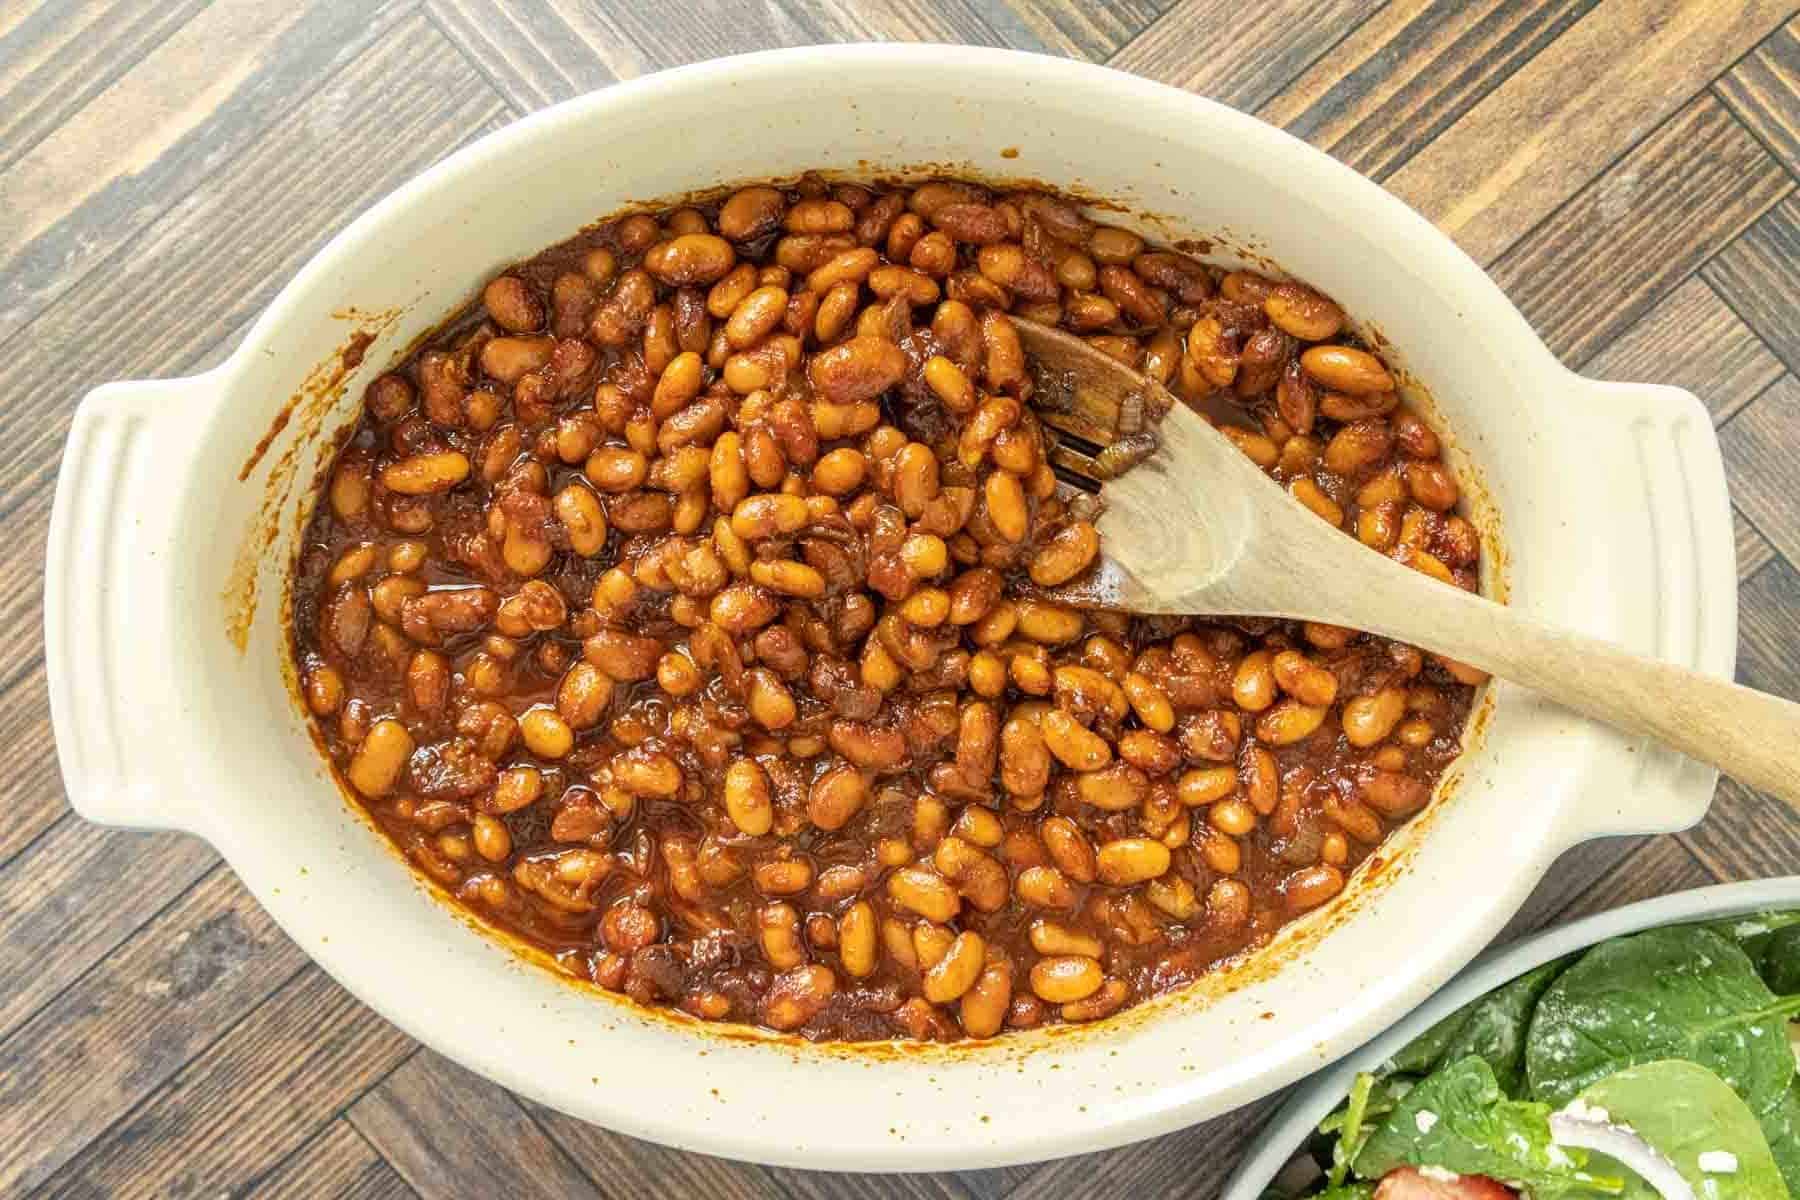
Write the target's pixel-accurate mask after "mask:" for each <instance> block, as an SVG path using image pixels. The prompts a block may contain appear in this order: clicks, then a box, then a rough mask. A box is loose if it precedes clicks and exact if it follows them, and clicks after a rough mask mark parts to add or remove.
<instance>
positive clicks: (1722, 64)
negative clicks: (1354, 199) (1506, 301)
mask: <svg viewBox="0 0 1800 1200" xmlns="http://www.w3.org/2000/svg"><path fill="white" fill-rule="evenodd" d="M1791 15H1792V11H1791V5H1790V4H1789V3H1788V0H1704V2H1700V3H1695V2H1694V0H1612V2H1609V3H1603V4H1601V5H1599V6H1598V7H1597V8H1595V9H1594V11H1592V12H1590V13H1589V14H1588V15H1587V16H1585V17H1583V18H1582V19H1581V20H1580V21H1577V22H1576V23H1575V24H1574V25H1573V26H1571V27H1570V28H1569V29H1568V30H1566V31H1565V32H1564V33H1563V34H1562V36H1561V37H1559V38H1557V39H1556V40H1555V41H1554V42H1552V43H1550V44H1549V45H1548V46H1547V47H1545V49H1544V50H1543V51H1542V52H1541V53H1539V54H1538V55H1537V57H1535V58H1533V59H1532V60H1531V62H1530V63H1528V64H1526V65H1525V66H1524V67H1521V68H1520V69H1519V70H1517V71H1515V72H1514V73H1513V74H1512V76H1511V77H1510V78H1508V79H1507V80H1506V82H1505V83H1503V84H1501V85H1500V86H1499V87H1497V88H1495V89H1494V90H1493V91H1492V92H1490V93H1489V94H1488V95H1487V96H1486V97H1485V98H1483V99H1482V101H1481V102H1480V103H1479V104H1477V105H1475V106H1474V107H1473V108H1471V109H1470V110H1469V111H1468V112H1467V113H1465V114H1463V116H1462V117H1461V118H1460V119H1459V120H1458V121H1456V123H1455V124H1453V125H1451V126H1450V128H1449V129H1447V130H1445V131H1444V133H1443V134H1442V135H1441V136H1440V137H1438V138H1437V139H1436V140H1434V141H1433V142H1432V143H1431V144H1430V145H1429V146H1427V147H1425V148H1424V149H1423V150H1421V151H1419V153H1418V154H1416V155H1414V156H1413V157H1412V159H1410V160H1409V161H1408V162H1407V163H1406V165H1405V166H1403V167H1401V168H1400V169H1399V170H1398V171H1395V172H1394V173H1393V174H1392V175H1391V176H1389V177H1388V179H1387V180H1386V183H1387V186H1388V187H1389V188H1390V189H1391V190H1392V191H1394V192H1395V193H1396V194H1397V195H1399V196H1400V198H1401V199H1403V200H1405V201H1406V202H1407V203H1409V204H1411V205H1412V206H1413V207H1414V208H1416V209H1418V210H1419V211H1420V212H1422V213H1424V214H1425V215H1426V216H1427V217H1429V218H1431V220H1433V221H1435V222H1436V223H1437V224H1438V225H1439V227H1441V228H1442V229H1444V230H1445V231H1446V232H1448V233H1449V234H1450V235H1451V236H1452V237H1454V238H1456V240H1457V241H1458V242H1460V243H1461V244H1462V247H1463V249H1465V250H1467V251H1468V252H1469V253H1470V254H1472V255H1474V257H1475V259H1476V261H1478V262H1481V263H1489V262H1492V261H1494V260H1495V259H1497V258H1499V257H1500V255H1501V254H1502V253H1503V252H1504V251H1505V250H1506V248H1507V247H1508V246H1510V245H1512V244H1513V243H1514V242H1515V241H1517V240H1518V239H1519V238H1521V237H1523V236H1524V235H1525V233H1526V232H1527V231H1529V230H1530V229H1531V228H1532V227H1533V226H1535V225H1536V224H1537V223H1538V222H1539V221H1541V220H1543V219H1544V218H1545V217H1547V216H1549V215H1550V213H1552V212H1554V211H1555V210H1556V209H1557V207H1558V206H1559V205H1561V204H1562V203H1563V202H1564V201H1565V200H1567V199H1568V198H1569V197H1571V196H1573V195H1575V194H1576V193H1577V192H1579V191H1580V190H1581V189H1582V188H1584V187H1586V186H1587V185H1588V184H1589V182H1590V181H1592V180H1593V179H1594V177H1595V176H1597V175H1598V174H1600V172H1601V171H1602V169H1603V168H1605V166H1606V164H1607V163H1608V162H1610V161H1611V160H1612V159H1613V158H1614V157H1615V156H1616V155H1617V154H1618V153H1619V152H1620V151H1621V150H1623V149H1624V148H1626V147H1628V146H1630V145H1632V144H1633V143H1634V142H1636V141H1637V140H1638V139H1639V138H1641V137H1643V136H1644V135H1645V134H1647V133H1648V132H1649V131H1650V130H1652V129H1654V128H1656V127H1657V126H1658V125H1660V124H1661V123H1662V122H1663V120H1664V119H1665V118H1667V117H1668V116H1669V115H1670V114H1671V113H1673V112H1675V111H1676V110H1677V109H1679V108H1681V107H1682V106H1683V105H1685V104H1687V103H1688V102H1689V100H1690V99H1691V98H1692V97H1693V95H1694V94H1695V93H1696V92H1698V91H1700V90H1701V89H1702V88H1704V87H1705V86H1706V84H1707V83H1708V81H1710V80H1711V79H1712V78H1713V77H1714V76H1715V75H1717V74H1718V73H1719V72H1721V71H1723V70H1724V69H1725V68H1726V67H1728V66H1729V65H1730V64H1731V63H1733V62H1735V61H1736V60H1737V59H1738V57H1739V56H1741V55H1742V54H1743V53H1744V52H1745V51H1747V50H1749V49H1750V48H1751V47H1752V46H1754V45H1755V44H1756V43H1757V42H1758V41H1759V40H1761V39H1762V38H1763V37H1764V36H1765V35H1766V34H1768V33H1769V31H1770V30H1772V29H1775V28H1776V27H1777V26H1778V25H1779V24H1780V23H1781V22H1782V21H1784V20H1786V19H1787V18H1788V17H1789V16H1791Z"/></svg>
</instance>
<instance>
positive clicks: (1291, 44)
mask: <svg viewBox="0 0 1800 1200" xmlns="http://www.w3.org/2000/svg"><path fill="white" fill-rule="evenodd" d="M1374 10H1375V6H1374V5H1373V4H1371V3H1369V2H1368V0H1275V2H1272V3H1268V4H1258V5H1251V6H1246V5H1243V4H1239V3H1236V2H1235V0H1184V3H1181V4H1177V5H1176V6H1175V7H1173V8H1171V9H1170V10H1169V11H1168V12H1166V13H1164V14H1163V15H1162V16H1161V17H1159V18H1158V19H1157V20H1156V21H1154V22H1153V23H1151V25H1150V26H1149V28H1147V29H1145V30H1144V32H1143V33H1141V34H1139V35H1138V36H1137V37H1135V38H1133V39H1132V40H1131V41H1129V42H1127V43H1126V44H1125V45H1124V46H1123V47H1121V48H1120V50H1119V52H1118V53H1117V54H1115V55H1114V56H1113V57H1112V60H1111V63H1110V65H1112V66H1115V67H1118V68H1119V69H1120V70H1122V71H1130V72H1131V73H1132V74H1134V75H1144V76H1148V77H1149V78H1151V79H1155V80H1158V81H1160V82H1162V83H1167V84H1172V85H1174V86H1175V87H1179V88H1186V89H1187V90H1188V91H1190V92H1198V93H1199V94H1200V95H1202V96H1206V97H1209V98H1210V99H1213V100H1217V101H1219V102H1220V103H1222V104H1229V105H1231V106H1232V107H1233V108H1243V109H1255V108H1258V107H1260V106H1261V105H1262V104H1264V103H1265V102H1266V101H1267V100H1268V99H1269V98H1270V97H1271V96H1273V95H1275V93H1277V92H1279V91H1280V90H1281V89H1282V88H1284V87H1286V86H1287V85H1288V83H1289V82H1291V81H1292V80H1293V79H1294V77H1295V76H1297V75H1299V74H1300V73H1301V72H1302V71H1304V70H1305V69H1306V68H1307V67H1308V66H1309V65H1311V63H1312V62H1313V60H1315V59H1316V58H1318V57H1319V56H1320V55H1321V54H1324V53H1325V52H1326V51H1327V50H1329V49H1330V48H1331V47H1332V46H1333V45H1335V44H1336V43H1337V42H1338V41H1339V40H1340V39H1342V38H1343V37H1344V36H1345V35H1346V34H1348V33H1349V32H1350V31H1351V30H1352V29H1354V28H1355V27H1356V26H1357V25H1358V24H1359V23H1360V22H1361V21H1363V20H1365V19H1367V18H1368V16H1369V15H1370V14H1371V13H1373V12H1374Z"/></svg>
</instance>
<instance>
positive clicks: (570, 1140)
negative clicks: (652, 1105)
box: [520, 1100, 787, 1200]
mask: <svg viewBox="0 0 1800 1200" xmlns="http://www.w3.org/2000/svg"><path fill="white" fill-rule="evenodd" d="M520 1103H521V1104H523V1105H524V1106H525V1109H526V1111H527V1112H529V1113H530V1114H531V1115H532V1118H533V1119H534V1120H535V1121H536V1122H537V1123H538V1126H539V1127H540V1128H541V1129H543V1130H544V1132H545V1133H547V1134H548V1135H549V1136H550V1137H551V1138H552V1139H553V1140H554V1141H555V1142H556V1143H557V1144H558V1145H559V1146H561V1147H562V1148H563V1150H564V1151H565V1152H567V1153H568V1155H569V1157H570V1158H572V1159H574V1160H575V1162H576V1163H577V1164H579V1165H580V1167H581V1169H582V1170H583V1171H584V1172H586V1174H587V1176H588V1178H590V1179H593V1180H595V1181H597V1183H598V1185H599V1187H600V1190H601V1192H602V1193H603V1194H608V1195H611V1194H615V1193H623V1192H625V1191H627V1190H630V1189H639V1190H640V1191H641V1192H644V1193H650V1194H656V1195H667V1196H708V1197H716V1198H717V1200H778V1198H780V1197H784V1196H786V1195H787V1193H786V1192H785V1191H784V1190H783V1189H782V1188H781V1186H780V1184H778V1183H777V1182H776V1179H775V1177H776V1175H778V1174H782V1173H783V1172H777V1171H773V1170H770V1169H768V1168H766V1167H760V1166H757V1165H756V1164H754V1163H741V1162H732V1161H730V1160H729V1159H723V1158H714V1157H712V1156H710V1155H705V1154H684V1153H682V1152H681V1151H679V1150H670V1149H669V1148H667V1147H666V1146H658V1145H656V1144H654V1143H652V1142H645V1141H640V1140H639V1139H637V1138H631V1137H626V1136H625V1135H624V1134H622V1133H614V1132H612V1131H611V1130H610V1129H601V1128H599V1127H597V1126H594V1125H588V1124H586V1123H584V1122H582V1121H577V1120H575V1119H574V1118H573V1117H567V1116H564V1115H563V1114H562V1113H559V1112H557V1111H555V1110H554V1109H550V1108H545V1107H544V1106H543V1105H541V1104H534V1103H532V1102H531V1101H528V1100H521V1101H520Z"/></svg>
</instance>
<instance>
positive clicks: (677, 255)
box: [644, 233, 737, 287]
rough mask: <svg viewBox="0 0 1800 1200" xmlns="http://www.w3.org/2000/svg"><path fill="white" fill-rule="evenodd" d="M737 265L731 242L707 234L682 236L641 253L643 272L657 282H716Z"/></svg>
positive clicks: (678, 284) (678, 283)
mask: <svg viewBox="0 0 1800 1200" xmlns="http://www.w3.org/2000/svg"><path fill="white" fill-rule="evenodd" d="M736 264H737V253H736V252H735V251H733V250H732V248H731V243H730V242H728V241H726V240H725V239H724V238H722V237H718V236H716V235H714V234H710V233H685V234H682V235H681V236H679V237H675V238H671V239H669V240H668V241H666V242H658V243H657V244H656V245H654V246H652V247H650V248H649V250H647V251H645V253H644V270H646V271H648V272H650V274H651V275H653V276H655V277H656V279H657V281H658V282H659V283H666V284H673V285H675V286H678V287H679V286H682V285H686V284H697V283H716V282H717V281H718V280H720V279H723V278H724V277H725V273H726V272H727V271H729V270H731V268H732V267H733V266H735V265H736Z"/></svg>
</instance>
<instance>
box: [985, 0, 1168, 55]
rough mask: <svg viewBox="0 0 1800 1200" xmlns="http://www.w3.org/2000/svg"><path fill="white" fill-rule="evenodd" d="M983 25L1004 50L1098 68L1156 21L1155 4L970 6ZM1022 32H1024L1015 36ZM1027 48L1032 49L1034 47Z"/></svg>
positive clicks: (992, 1) (1145, 0) (1008, 2)
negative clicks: (1046, 55)
mask: <svg viewBox="0 0 1800 1200" xmlns="http://www.w3.org/2000/svg"><path fill="white" fill-rule="evenodd" d="M974 6H975V8H976V10H977V11H978V12H979V13H980V14H981V18H982V20H984V21H986V22H987V23H988V24H989V25H990V26H992V27H993V28H994V29H995V30H997V31H998V32H999V33H1000V35H1001V37H1002V39H1003V40H1004V41H1005V42H1006V44H1007V45H1009V46H1017V47H1019V48H1020V49H1022V50H1037V49H1041V50H1047V51H1050V52H1052V53H1056V54H1066V55H1068V56H1069V57H1071V58H1085V59H1088V60H1090V61H1092V62H1102V61H1104V60H1105V59H1106V58H1107V57H1108V56H1109V55H1111V54H1112V53H1113V52H1114V51H1116V50H1118V48H1119V47H1120V46H1123V45H1124V44H1125V43H1126V42H1128V41H1130V40H1131V39H1132V38H1134V37H1136V36H1137V35H1138V34H1140V33H1142V32H1143V31H1144V30H1145V29H1146V28H1147V27H1148V26H1149V24H1150V22H1152V21H1154V20H1156V18H1157V17H1158V16H1159V15H1161V13H1162V11H1163V8H1164V4H1163V3H1159V2H1158V0H1116V2H1114V3H1109V4H1082V3H1078V2H1077V0H974ZM1021 30H1023V31H1024V32H1020V31H1021ZM1032 43H1035V45H1033V44H1032Z"/></svg>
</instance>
